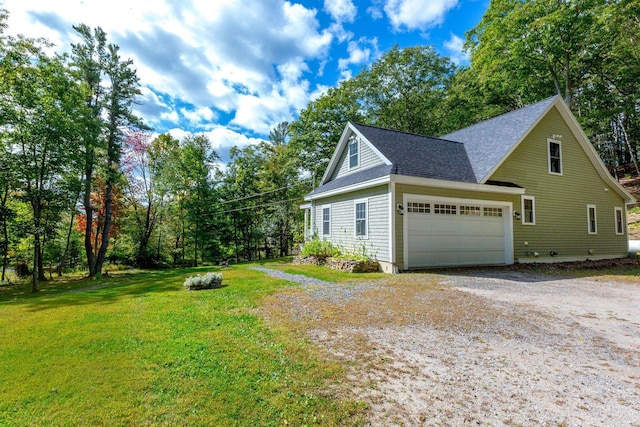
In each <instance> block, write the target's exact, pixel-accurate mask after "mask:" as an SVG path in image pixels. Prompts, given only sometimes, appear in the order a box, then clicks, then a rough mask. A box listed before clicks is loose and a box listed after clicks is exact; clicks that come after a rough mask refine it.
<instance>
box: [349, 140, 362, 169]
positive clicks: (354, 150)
mask: <svg viewBox="0 0 640 427" xmlns="http://www.w3.org/2000/svg"><path fill="white" fill-rule="evenodd" d="M359 152H360V140H359V139H358V138H351V140H349V169H354V168H357V167H358V166H360V155H359Z"/></svg>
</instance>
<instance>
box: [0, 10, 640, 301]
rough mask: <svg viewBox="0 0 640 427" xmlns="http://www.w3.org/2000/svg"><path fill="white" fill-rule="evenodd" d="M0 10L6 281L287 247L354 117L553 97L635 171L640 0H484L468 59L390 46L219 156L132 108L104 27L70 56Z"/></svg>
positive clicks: (446, 118)
mask: <svg viewBox="0 0 640 427" xmlns="http://www.w3.org/2000/svg"><path fill="white" fill-rule="evenodd" d="M8 18H9V17H8V14H7V12H6V11H2V10H0V257H1V260H0V264H1V270H2V271H1V274H2V276H1V277H0V280H2V281H5V280H7V277H8V275H7V272H8V271H9V269H11V270H13V271H15V272H16V273H18V274H20V275H24V276H29V275H30V276H31V280H32V284H33V285H32V289H33V290H34V291H37V290H38V289H39V284H40V282H41V281H43V280H47V278H48V277H51V275H52V274H63V272H64V271H69V270H82V271H86V272H87V274H88V275H89V276H90V277H100V275H102V274H103V273H104V272H105V271H106V267H107V266H111V265H125V266H137V267H144V268H153V267H169V266H197V265H200V264H204V263H220V262H223V261H224V262H226V261H229V260H232V261H233V262H239V261H242V260H256V259H262V258H273V257H281V256H287V255H290V254H291V253H292V252H295V251H296V249H297V248H298V247H299V245H300V244H301V243H302V239H303V231H302V228H303V220H302V213H301V211H300V209H299V205H300V204H301V203H302V202H303V197H304V195H305V194H306V193H308V192H309V191H311V190H312V189H313V187H314V185H317V183H318V181H319V179H320V178H321V177H322V174H323V173H324V170H325V168H326V166H327V164H328V162H329V159H330V158H331V154H332V152H333V149H334V147H335V145H336V144H337V142H338V140H339V138H340V135H341V133H342V131H343V129H344V126H345V124H346V123H347V122H348V121H352V122H359V123H363V124H370V125H375V126H381V127H387V128H391V129H396V130H400V131H405V132H411V133H418V134H425V135H430V136H439V135H443V134H445V133H448V132H450V131H453V130H455V129H459V128H462V127H465V126H468V125H471V124H473V123H476V122H478V121H481V120H484V119H488V118H491V117H493V116H495V115H498V114H502V113H504V112H507V111H510V110H513V109H516V108H519V107H522V106H525V105H527V104H530V103H533V102H537V101H539V100H541V99H544V98H547V97H549V96H552V95H554V94H559V95H561V96H562V97H563V98H564V100H565V101H566V103H567V104H568V105H569V106H570V108H571V109H572V111H573V112H574V114H575V115H576V117H577V118H578V120H579V121H580V123H581V125H582V127H583V129H584V131H585V133H586V134H587V136H588V137H589V139H590V140H591V142H592V143H593V145H594V146H595V148H596V149H597V151H598V152H599V154H600V156H601V158H602V160H603V162H604V163H605V165H606V166H607V167H608V168H609V170H610V172H611V173H612V174H613V175H614V176H615V177H616V178H619V177H620V174H625V173H632V174H640V170H639V168H638V160H637V150H638V146H639V143H640V120H639V118H640V117H639V116H640V43H639V41H638V35H639V34H640V3H639V2H637V1H636V0H526V1H522V0H492V1H491V3H490V6H489V8H488V10H487V11H486V13H485V15H484V16H483V18H482V20H481V21H480V22H479V24H478V25H477V26H476V27H475V28H473V29H471V30H470V31H469V32H468V33H467V35H466V44H465V47H466V49H467V50H468V52H469V54H470V61H469V64H468V65H463V66H458V65H455V64H454V63H453V62H452V60H451V59H450V58H448V57H446V56H442V55H440V54H438V53H437V52H436V51H435V50H434V48H432V47H430V46H428V45H421V46H411V47H402V48H401V47H399V46H395V47H393V48H392V49H391V50H389V51H388V52H386V53H384V54H383V55H382V56H381V57H380V58H378V59H377V60H376V61H375V62H373V63H372V64H370V65H369V66H367V67H365V68H363V69H362V70H361V71H360V72H359V73H358V74H357V75H355V76H354V77H352V78H350V79H348V80H344V81H341V82H340V83H339V84H337V85H336V86H335V87H332V88H330V89H329V90H328V91H326V92H325V93H324V94H323V95H321V96H320V97H318V98H316V99H315V100H313V101H312V102H310V103H309V104H308V105H307V107H306V108H304V109H303V110H302V111H300V112H299V114H298V116H297V118H295V120H293V121H292V122H283V123H275V124H274V126H273V129H272V131H271V132H270V134H269V136H268V138H267V139H265V140H264V141H262V142H261V143H259V144H256V145H250V146H247V147H245V148H241V149H240V148H233V149H232V150H231V157H230V160H229V162H228V163H227V164H224V165H223V164H222V163H221V161H220V158H219V156H218V154H217V153H216V152H215V151H213V150H212V149H211V147H212V142H213V141H210V140H209V139H208V138H207V137H206V136H205V135H193V136H188V137H185V138H183V139H182V140H178V139H176V138H174V137H172V136H171V135H169V134H160V135H158V134H157V133H154V131H153V129H150V128H149V127H148V126H147V125H146V124H145V123H144V122H143V121H142V119H141V118H139V117H137V116H136V115H135V114H134V113H133V112H132V111H133V106H134V103H135V102H136V99H137V98H138V96H139V95H140V85H141V82H140V79H139V77H138V76H137V73H136V69H135V64H134V63H133V61H131V60H128V59H124V58H122V57H121V55H120V52H119V48H118V46H117V45H114V44H112V43H110V42H109V41H108V35H107V34H106V33H105V32H104V31H102V30H101V29H100V28H89V27H88V26H86V25H84V24H78V25H77V26H75V27H74V29H75V30H76V32H77V34H78V40H79V42H78V43H77V44H74V45H72V46H71V48H70V54H64V55H63V54H55V55H51V54H48V53H47V52H48V50H49V49H48V47H49V46H50V45H49V42H48V41H47V40H43V39H28V38H25V37H21V36H18V37H12V36H9V35H7V34H6V31H5V30H6V28H7V25H8Z"/></svg>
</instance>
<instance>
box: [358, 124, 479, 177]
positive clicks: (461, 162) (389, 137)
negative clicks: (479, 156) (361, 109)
mask: <svg viewBox="0 0 640 427" xmlns="http://www.w3.org/2000/svg"><path fill="white" fill-rule="evenodd" d="M353 126H354V127H355V128H356V129H357V130H358V131H359V132H360V133H361V134H362V136H364V137H365V138H367V140H368V141H369V142H370V143H371V144H373V146H374V147H376V148H377V149H378V150H379V151H380V152H381V153H382V155H384V156H385V157H386V158H387V159H388V160H389V161H390V162H391V163H392V164H393V166H394V173H395V174H396V175H407V176H416V177H420V178H432V179H443V180H446V181H460V182H476V177H475V175H474V173H473V168H472V167H471V163H470V162H469V158H468V157H467V153H466V152H465V150H464V145H463V144H460V143H458V142H453V141H445V140H443V139H439V138H431V137H428V136H422V135H415V134H410V133H405V132H398V131H393V130H388V129H382V128H378V127H374V126H367V125H362V124H357V123H354V124H353Z"/></svg>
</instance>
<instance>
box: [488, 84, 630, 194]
mask: <svg viewBox="0 0 640 427" xmlns="http://www.w3.org/2000/svg"><path fill="white" fill-rule="evenodd" d="M553 107H556V109H557V110H558V112H559V113H560V115H561V116H562V118H563V119H564V121H565V123H566V125H567V126H568V127H569V129H570V130H571V132H572V133H573V136H574V137H575V138H576V140H577V141H578V144H580V146H581V147H582V149H583V150H584V152H585V153H586V155H587V157H588V158H589V160H591V163H592V164H593V166H594V168H595V169H596V171H597V172H598V175H600V178H602V179H603V180H604V181H605V182H607V183H608V184H609V185H610V186H611V187H612V188H613V189H614V191H615V192H616V193H618V194H619V195H620V197H622V198H623V199H624V200H625V203H626V204H627V205H629V204H633V203H636V199H635V197H633V196H632V195H631V193H629V192H628V191H627V190H626V189H625V188H624V187H623V186H622V185H620V183H619V182H618V181H616V180H615V179H614V178H613V177H612V176H611V174H610V173H609V171H608V170H607V168H606V166H605V165H604V163H602V159H600V156H599V155H598V152H597V151H596V149H595V148H594V147H593V144H591V142H590V141H589V138H588V137H587V134H585V133H584V130H583V129H582V127H581V126H580V124H579V123H578V121H577V119H576V117H575V116H574V115H573V113H572V112H571V110H570V109H569V107H568V106H567V104H566V103H565V102H564V100H563V99H562V97H561V96H558V95H556V99H555V100H554V101H553V102H552V103H551V104H550V105H549V106H548V107H547V109H546V110H545V111H544V112H542V113H541V114H540V116H539V117H538V119H537V120H536V121H535V122H534V123H533V124H532V125H531V127H529V129H527V130H526V132H524V133H523V134H522V136H521V137H520V139H519V140H518V142H516V143H515V144H514V145H513V146H512V147H511V149H510V150H509V151H507V152H506V153H505V155H504V157H503V158H502V159H501V160H500V161H499V162H498V163H497V164H496V165H495V166H494V167H493V168H492V169H491V170H490V171H489V172H488V173H487V174H486V175H485V176H484V177H483V178H482V180H481V183H482V184H484V183H485V182H486V181H487V180H488V179H489V178H490V177H491V175H493V174H494V172H495V171H496V170H497V169H498V168H499V167H500V166H502V164H503V163H504V162H505V161H506V159H508V158H509V156H511V154H512V153H513V152H514V151H515V149H516V148H518V146H519V145H520V143H522V141H524V139H525V138H527V136H529V134H530V133H531V131H532V130H533V129H534V128H535V127H536V126H537V125H538V123H540V121H541V120H542V119H543V118H544V117H546V115H547V114H548V113H549V111H551V108H553Z"/></svg>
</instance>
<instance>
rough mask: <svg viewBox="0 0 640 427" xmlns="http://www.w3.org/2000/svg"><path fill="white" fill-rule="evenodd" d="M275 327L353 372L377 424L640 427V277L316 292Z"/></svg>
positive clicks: (451, 276) (293, 297) (431, 280)
mask: <svg viewBox="0 0 640 427" xmlns="http://www.w3.org/2000/svg"><path fill="white" fill-rule="evenodd" d="M265 272H267V273H268V271H265ZM278 274H280V276H279V277H282V278H285V279H286V278H287V277H285V276H282V274H283V273H278ZM288 280H291V281H294V282H298V281H299V278H297V279H296V278H295V277H288ZM264 315H265V316H266V317H267V318H268V319H270V320H271V321H273V322H281V323H287V324H288V325H289V326H290V327H292V328H298V330H299V331H300V333H303V334H307V335H308V336H310V337H312V338H313V339H314V340H315V341H316V342H317V343H318V344H319V345H321V346H323V347H324V348H325V349H326V350H327V351H328V353H329V354H330V356H331V357H334V358H336V359H338V360H340V361H341V362H342V363H343V364H344V366H345V367H346V370H347V373H348V380H349V383H348V384H347V388H348V392H349V393H352V395H353V396H354V397H355V398H357V399H360V400H363V401H365V402H367V403H369V405H370V408H371V412H370V423H371V425H375V426H393V425H433V426H441V425H452V426H454V425H455V426H457V425H491V426H519V425H522V426H534V425H535V426H539V425H542V426H640V281H639V280H638V279H637V278H636V279H633V280H623V279H620V280H618V279H615V280H614V279H611V278H606V277H604V276H603V277H591V278H567V277H555V276H553V277H552V276H543V275H540V274H536V273H530V272H526V273H522V272H514V271H511V270H506V269H505V270H500V269H497V270H464V271H463V272H462V273H448V274H402V275H398V276H394V277H390V278H389V279H382V280H379V281H375V282H371V283H357V284H352V285H350V284H336V283H333V284H332V283H326V282H324V283H323V282H313V283H311V282H304V281H303V285H302V286H299V287H297V288H292V289H289V290H287V291H284V292H282V293H279V294H277V295H275V296H273V297H271V298H270V299H269V300H268V301H267V303H266V305H265V308H264Z"/></svg>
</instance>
